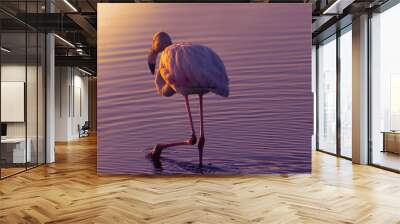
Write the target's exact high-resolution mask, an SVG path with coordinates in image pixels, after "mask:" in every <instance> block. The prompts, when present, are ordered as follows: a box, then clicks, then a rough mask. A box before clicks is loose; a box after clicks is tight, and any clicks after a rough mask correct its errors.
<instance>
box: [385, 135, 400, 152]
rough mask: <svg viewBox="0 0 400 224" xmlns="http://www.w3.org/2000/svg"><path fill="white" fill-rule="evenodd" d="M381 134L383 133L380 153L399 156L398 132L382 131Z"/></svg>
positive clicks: (399, 137) (399, 138)
mask: <svg viewBox="0 0 400 224" xmlns="http://www.w3.org/2000/svg"><path fill="white" fill-rule="evenodd" d="M381 133H383V150H382V152H392V153H396V154H400V131H382V132H381Z"/></svg>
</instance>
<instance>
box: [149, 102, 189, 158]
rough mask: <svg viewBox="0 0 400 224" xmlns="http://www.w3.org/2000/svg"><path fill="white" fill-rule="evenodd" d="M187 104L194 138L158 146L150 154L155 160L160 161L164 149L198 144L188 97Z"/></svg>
mask: <svg viewBox="0 0 400 224" xmlns="http://www.w3.org/2000/svg"><path fill="white" fill-rule="evenodd" d="M185 104H186V110H187V113H188V115H189V121H190V127H191V129H192V137H191V138H190V139H188V140H186V141H184V142H172V143H167V144H157V145H156V146H155V147H154V149H153V150H152V151H151V152H150V155H151V157H152V158H153V159H157V160H158V159H160V156H161V152H162V150H163V149H166V148H169V147H173V146H179V145H194V144H196V141H197V138H196V132H195V130H194V126H193V119H192V113H191V111H190V105H189V98H188V96H185Z"/></svg>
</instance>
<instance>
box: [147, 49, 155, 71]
mask: <svg viewBox="0 0 400 224" xmlns="http://www.w3.org/2000/svg"><path fill="white" fill-rule="evenodd" d="M156 60H157V53H156V52H155V51H153V50H152V49H150V52H149V55H148V57H147V63H148V64H149V69H150V71H151V74H153V75H154V72H155V70H156Z"/></svg>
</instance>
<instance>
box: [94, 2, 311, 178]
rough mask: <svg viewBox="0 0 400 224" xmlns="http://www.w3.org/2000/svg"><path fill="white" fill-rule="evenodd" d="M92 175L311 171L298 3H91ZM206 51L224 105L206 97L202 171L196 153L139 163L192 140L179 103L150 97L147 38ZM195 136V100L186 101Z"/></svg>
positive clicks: (306, 52)
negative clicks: (221, 72)
mask: <svg viewBox="0 0 400 224" xmlns="http://www.w3.org/2000/svg"><path fill="white" fill-rule="evenodd" d="M99 5H100V7H99V16H98V18H99V19H98V70H99V71H98V171H99V172H105V173H132V174H143V173H145V174H149V173H166V174H169V173H200V172H201V173H220V174H224V173H293V172H297V173H302V172H309V171H310V170H311V135H312V128H313V124H312V120H313V116H312V113H313V98H312V93H311V27H310V21H311V9H310V7H309V6H308V5H303V4H272V5H271V4H99ZM158 31H166V32H168V33H169V34H170V35H171V37H172V38H173V41H174V42H180V41H186V42H193V43H198V44H203V45H207V46H208V47H210V48H212V49H213V50H214V51H215V52H216V53H217V54H218V55H219V56H220V57H221V58H222V60H223V61H224V63H225V66H226V68H227V71H228V73H229V78H230V94H231V95H230V96H229V97H228V98H223V97H220V96H217V95H214V94H212V93H209V94H207V95H206V96H205V98H204V111H205V138H206V143H205V147H204V164H205V167H204V168H203V169H198V168H197V164H198V151H197V147H196V146H178V147H174V148H171V149H167V150H165V151H164V152H163V155H162V156H163V158H162V159H161V163H162V169H158V168H155V167H154V165H153V164H152V162H151V161H149V160H147V159H146V158H145V151H146V150H147V149H149V148H151V147H153V146H154V145H155V144H156V143H167V142H171V141H180V140H186V139H188V138H189V137H190V136H191V131H190V126H189V121H188V117H187V114H186V109H185V102H184V98H183V97H182V96H181V95H177V94H175V95H174V96H173V97H170V98H166V97H161V96H158V95H157V93H156V90H155V86H154V76H153V75H152V74H151V73H150V71H149V69H148V67H147V53H148V50H149V48H150V46H151V40H152V36H153V34H154V33H155V32H158ZM190 103H191V109H192V113H193V116H194V121H195V127H196V130H197V133H198V134H199V128H200V126H199V112H198V111H199V110H198V97H197V96H191V97H190Z"/></svg>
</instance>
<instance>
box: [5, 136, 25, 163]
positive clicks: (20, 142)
mask: <svg viewBox="0 0 400 224" xmlns="http://www.w3.org/2000/svg"><path fill="white" fill-rule="evenodd" d="M27 143H28V144H27V147H26V150H25V138H5V139H1V147H2V148H1V151H2V152H1V153H2V157H3V154H4V153H7V152H8V151H10V152H11V153H12V157H11V156H10V160H11V158H12V160H11V161H8V162H10V163H26V162H31V160H32V153H31V146H32V140H31V139H30V138H27ZM10 146H11V147H12V148H11V149H10ZM6 160H7V159H6Z"/></svg>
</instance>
